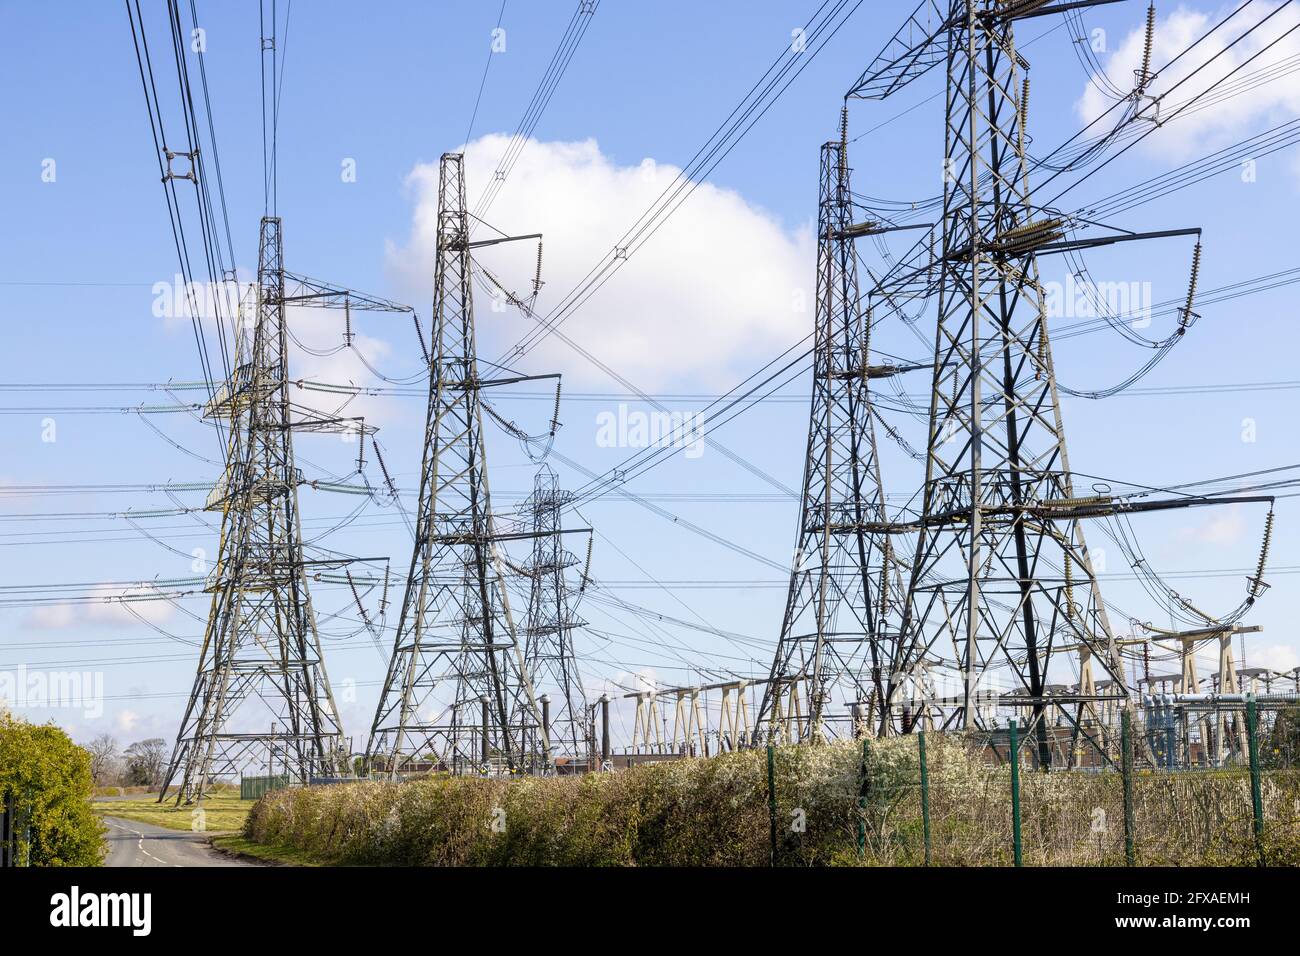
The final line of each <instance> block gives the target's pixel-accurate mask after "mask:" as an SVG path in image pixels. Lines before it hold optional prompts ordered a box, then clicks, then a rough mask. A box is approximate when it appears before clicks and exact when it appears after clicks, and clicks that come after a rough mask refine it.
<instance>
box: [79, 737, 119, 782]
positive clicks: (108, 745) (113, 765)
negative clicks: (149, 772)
mask: <svg viewBox="0 0 1300 956" xmlns="http://www.w3.org/2000/svg"><path fill="white" fill-rule="evenodd" d="M86 752H87V753H89V754H90V776H91V779H92V780H94V781H95V786H97V787H107V786H109V785H111V784H113V783H114V782H115V781H116V780H117V779H118V776H119V775H120V774H121V772H122V766H121V763H122V754H121V752H120V751H119V750H118V746H117V738H116V737H114V736H113V735H112V734H100V735H99V736H98V737H96V738H95V739H94V740H92V741H91V742H90V743H88V744H86Z"/></svg>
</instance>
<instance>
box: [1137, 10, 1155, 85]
mask: <svg viewBox="0 0 1300 956" xmlns="http://www.w3.org/2000/svg"><path fill="white" fill-rule="evenodd" d="M1155 36H1156V5H1155V4H1154V3H1153V4H1151V5H1149V6H1148V7H1147V35H1146V40H1145V42H1144V43H1143V44H1142V69H1141V71H1140V72H1139V73H1138V75H1137V91H1138V92H1139V93H1142V92H1144V91H1145V90H1146V88H1147V84H1149V83H1150V82H1151V81H1152V80H1153V79H1155V77H1153V76H1152V75H1151V45H1152V43H1153V42H1154V41H1155Z"/></svg>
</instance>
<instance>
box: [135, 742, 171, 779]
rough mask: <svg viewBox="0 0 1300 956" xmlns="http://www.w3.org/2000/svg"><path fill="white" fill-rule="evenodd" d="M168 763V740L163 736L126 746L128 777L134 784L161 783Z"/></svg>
mask: <svg viewBox="0 0 1300 956" xmlns="http://www.w3.org/2000/svg"><path fill="white" fill-rule="evenodd" d="M166 764H167V741H165V740H163V739H162V738H161V737H150V738H149V739H148V740H140V741H137V742H136V743H133V744H132V745H131V746H129V747H127V748H126V777H127V782H128V783H130V784H131V785H132V786H137V787H157V786H159V785H161V784H162V775H163V770H164V769H165V768H166Z"/></svg>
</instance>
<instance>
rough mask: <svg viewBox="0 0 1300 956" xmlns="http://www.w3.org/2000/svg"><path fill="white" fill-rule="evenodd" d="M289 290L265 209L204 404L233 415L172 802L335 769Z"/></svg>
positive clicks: (336, 734) (273, 222) (215, 495)
mask: <svg viewBox="0 0 1300 956" xmlns="http://www.w3.org/2000/svg"><path fill="white" fill-rule="evenodd" d="M285 299H286V296H285V271H284V252H283V246H282V243H281V232H280V219H279V218H278V217H266V218H263V219H262V224H261V233H260V239H259V243H258V266H257V288H256V314H255V317H254V319H253V321H252V323H251V324H250V323H248V322H241V323H240V325H239V328H238V329H237V332H236V345H235V355H236V362H235V370H234V373H233V377H232V380H231V381H230V382H228V383H227V384H226V385H225V387H224V388H223V389H221V390H220V391H219V392H218V393H217V394H216V395H215V396H214V398H213V400H212V401H211V402H210V403H209V405H208V406H207V409H206V413H207V414H208V416H209V417H220V418H223V419H225V421H226V422H227V424H228V425H229V431H228V445H227V452H226V469H225V473H224V474H223V475H222V476H221V478H220V480H219V481H218V483H217V485H216V487H214V488H213V490H212V493H211V494H210V495H209V497H208V501H207V508H208V510H212V511H220V512H221V543H220V549H219V553H218V556H217V563H216V567H215V570H214V571H213V573H212V575H211V576H210V578H209V583H208V585H207V588H206V589H207V590H208V591H209V592H211V594H212V605H211V609H210V611H209V614H208V623H207V628H206V630H205V632H204V637H203V647H202V650H201V651H200V655H199V666H198V674H197V676H196V677H195V680H194V687H193V690H192V691H191V693H190V699H189V703H188V704H187V706H186V708H185V716H184V718H183V719H182V721H181V727H180V731H179V733H178V734H177V738H176V747H175V749H174V750H173V752H172V757H171V762H170V766H169V767H168V770H167V776H166V777H165V779H164V783H163V792H162V794H161V795H160V796H159V800H160V801H161V800H163V799H165V798H166V796H167V794H168V791H169V789H170V787H171V786H172V782H173V780H175V779H176V775H177V774H178V773H179V774H180V782H179V786H178V789H177V793H176V799H177V802H180V800H182V799H185V800H187V801H189V800H196V799H201V798H202V796H203V793H204V790H205V788H206V787H207V786H208V784H209V783H210V782H211V781H212V779H213V778H215V777H219V776H222V775H226V774H233V773H238V772H240V771H244V770H248V769H251V768H255V767H256V768H267V769H268V770H269V771H270V772H271V773H276V774H280V773H282V774H284V775H286V776H288V777H289V778H291V779H293V780H296V781H299V782H303V783H305V782H307V780H308V779H309V778H310V777H312V776H314V775H320V774H334V773H338V772H339V771H340V769H341V767H342V762H343V759H344V754H343V746H342V741H343V729H342V724H341V722H340V721H339V714H338V708H337V707H336V706H335V703H334V696H333V693H332V692H331V690H330V685H329V680H328V679H327V677H326V675H325V664H324V660H323V657H322V654H321V644H320V635H319V634H318V633H317V630H316V616H315V612H314V611H313V610H312V604H311V594H310V592H309V590H308V587H307V568H306V564H307V562H305V561H304V560H303V545H302V524H301V519H300V516H299V511H298V486H299V485H300V484H301V483H302V473H301V472H300V471H299V470H298V468H297V467H296V466H295V465H294V456H293V436H292V432H293V429H294V428H295V427H297V425H298V424H299V423H296V422H294V421H293V420H292V419H291V415H290V407H291V406H290V401H289V379H288V374H287V368H288V328H287V326H286V323H285ZM243 315H244V313H243V312H242V311H241V316H243ZM324 424H325V421H324V420H321V419H317V420H315V421H313V422H312V425H314V426H317V427H320V426H323V425H324ZM334 424H337V422H335V423H334ZM252 698H256V699H259V700H260V701H261V702H262V703H263V704H264V705H265V706H264V707H262V708H257V713H256V717H257V719H259V720H261V721H262V723H261V724H260V726H258V727H257V728H256V729H254V728H253V726H252V724H251V723H250V719H252V718H253V717H254V716H255V715H254V714H251V713H247V710H248V708H242V707H241V705H243V704H245V703H246V702H247V701H249V700H250V699H252ZM240 710H245V713H244V714H242V715H240V716H237V712H239V711H240ZM241 717H242V718H243V719H242V720H241Z"/></svg>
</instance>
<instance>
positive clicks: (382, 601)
mask: <svg viewBox="0 0 1300 956" xmlns="http://www.w3.org/2000/svg"><path fill="white" fill-rule="evenodd" d="M388 571H389V569H388V568H384V593H383V595H382V596H381V597H380V598H379V617H380V619H383V618H384V617H385V616H386V615H387V614H388V577H389V574H388Z"/></svg>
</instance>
